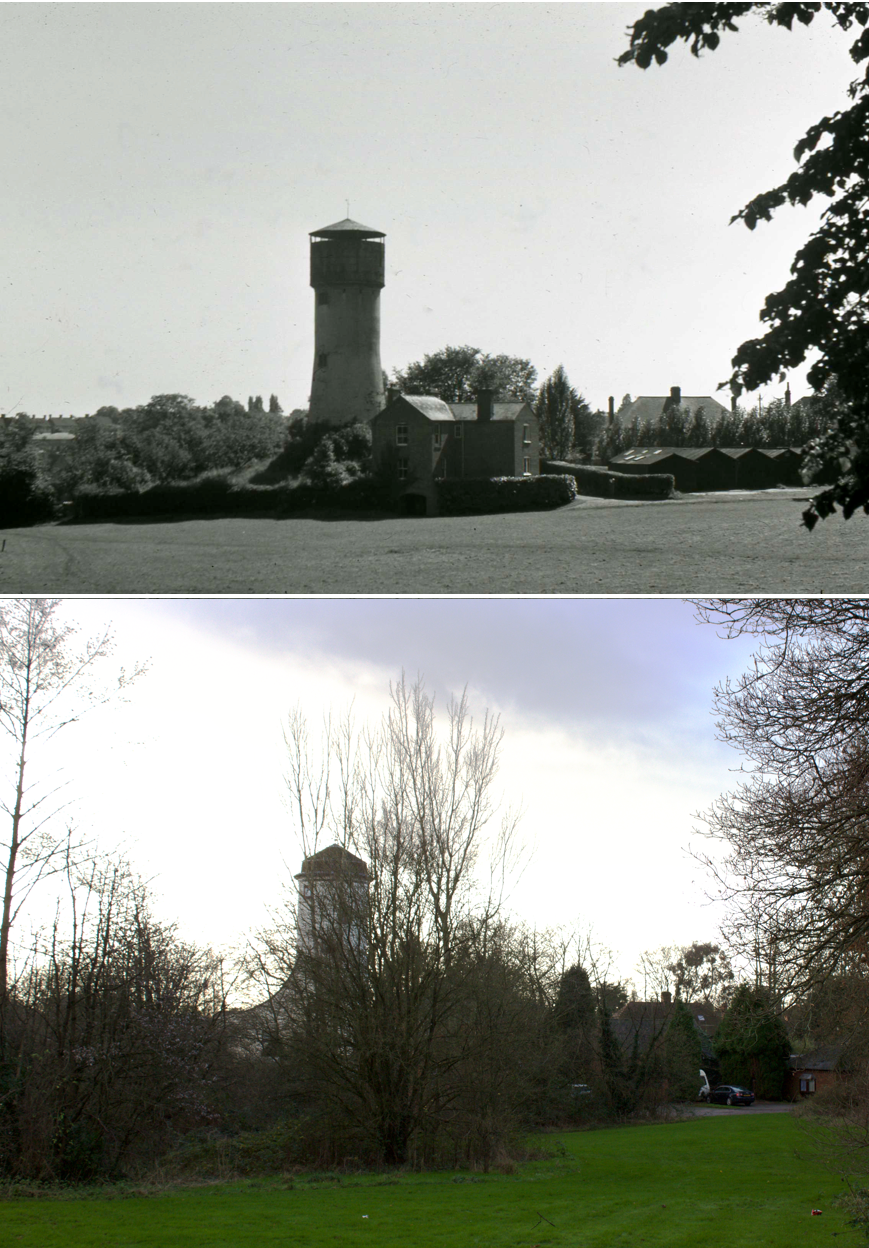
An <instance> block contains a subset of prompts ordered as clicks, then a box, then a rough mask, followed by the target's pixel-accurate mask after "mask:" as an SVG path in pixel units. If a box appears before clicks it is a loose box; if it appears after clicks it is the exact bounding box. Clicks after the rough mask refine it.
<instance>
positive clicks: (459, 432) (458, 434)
mask: <svg viewBox="0 0 869 1248" xmlns="http://www.w3.org/2000/svg"><path fill="white" fill-rule="evenodd" d="M455 435H456V441H457V442H461V440H462V426H461V422H459V423H458V424H457V425H456V428H455Z"/></svg>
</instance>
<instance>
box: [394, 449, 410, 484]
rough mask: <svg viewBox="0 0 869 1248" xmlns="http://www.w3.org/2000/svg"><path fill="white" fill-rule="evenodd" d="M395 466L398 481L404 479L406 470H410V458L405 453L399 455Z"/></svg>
mask: <svg viewBox="0 0 869 1248" xmlns="http://www.w3.org/2000/svg"><path fill="white" fill-rule="evenodd" d="M396 467H397V469H398V479H399V481H406V480H407V475H408V472H409V471H410V460H409V459H408V458H407V456H406V455H399V457H398V461H397V464H396Z"/></svg>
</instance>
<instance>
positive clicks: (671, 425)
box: [594, 391, 840, 468]
mask: <svg viewBox="0 0 869 1248" xmlns="http://www.w3.org/2000/svg"><path fill="white" fill-rule="evenodd" d="M626 397H627V398H629V397H630V396H626ZM839 406H840V400H839V398H838V396H837V395H836V394H835V392H834V391H831V392H830V393H825V394H822V395H818V396H815V397H814V398H810V399H804V400H802V401H801V402H799V403H796V404H791V405H788V404H786V403H785V402H784V400H782V399H773V400H771V401H770V402H769V403H765V404H763V406H760V405H758V406H755V407H753V408H751V409H750V410H746V409H745V408H741V407H737V409H736V410H735V411H729V412H723V413H719V414H716V415H714V416H711V417H710V415H709V414H708V413H707V411H706V409H705V408H704V407H703V406H700V407H697V408H694V409H691V408H687V407H682V406H678V407H677V406H673V407H670V408H668V409H667V410H666V411H665V412H662V414H661V415H660V416H659V417H658V418H657V419H656V420H641V419H640V418H639V417H635V418H634V419H633V420H632V421H628V422H627V423H620V422H619V421H618V420H616V421H614V422H613V424H612V425H609V426H607V428H605V429H604V430H603V431H602V432H601V434H600V436H599V437H598V438H597V440H596V442H595V447H594V453H595V456H596V457H597V458H599V459H600V460H601V461H603V462H604V463H605V462H607V461H608V460H609V459H611V458H612V457H613V456H614V455H618V454H620V453H621V452H622V451H627V450H630V448H631V447H634V446H728V447H735V446H757V447H782V446H792V447H805V446H807V445H808V444H810V443H812V442H813V440H814V439H817V438H820V437H821V436H822V434H823V433H824V432H825V430H826V429H827V428H828V427H829V425H830V422H831V420H833V419H834V418H835V412H836V411H837V410H838V407H839ZM813 462H814V463H815V466H816V467H817V468H820V467H821V463H820V461H817V460H816V459H815V460H813Z"/></svg>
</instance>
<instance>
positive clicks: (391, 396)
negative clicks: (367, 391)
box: [386, 386, 401, 403]
mask: <svg viewBox="0 0 869 1248" xmlns="http://www.w3.org/2000/svg"><path fill="white" fill-rule="evenodd" d="M400 397H401V390H400V389H399V388H398V386H388V387H387V390H386V402H387V403H394V402H395V400H396V399H398V398H400Z"/></svg>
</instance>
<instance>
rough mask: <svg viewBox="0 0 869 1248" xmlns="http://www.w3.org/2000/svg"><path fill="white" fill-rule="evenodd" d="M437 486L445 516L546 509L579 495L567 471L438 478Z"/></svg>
mask: <svg viewBox="0 0 869 1248" xmlns="http://www.w3.org/2000/svg"><path fill="white" fill-rule="evenodd" d="M435 488H436V489H437V496H438V510H439V511H440V514H441V515H442V516H467V515H487V514H491V513H494V512H503V511H544V510H547V509H548V508H551V507H563V506H565V504H567V503H570V502H572V501H573V499H574V498H576V481H575V480H574V478H573V476H572V475H568V474H565V475H562V476H541V477H492V478H479V479H470V480H465V481H451V480H447V481H436V482H435Z"/></svg>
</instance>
